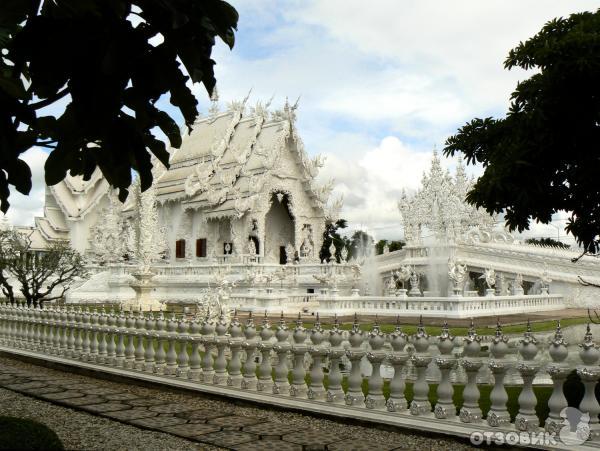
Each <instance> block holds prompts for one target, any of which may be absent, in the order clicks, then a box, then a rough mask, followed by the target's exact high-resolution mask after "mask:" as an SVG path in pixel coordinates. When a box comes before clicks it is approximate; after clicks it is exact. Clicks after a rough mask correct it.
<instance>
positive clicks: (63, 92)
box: [28, 86, 69, 110]
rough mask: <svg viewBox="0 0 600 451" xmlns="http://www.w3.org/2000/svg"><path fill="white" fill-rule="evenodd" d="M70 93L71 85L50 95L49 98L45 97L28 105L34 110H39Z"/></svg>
mask: <svg viewBox="0 0 600 451" xmlns="http://www.w3.org/2000/svg"><path fill="white" fill-rule="evenodd" d="M68 93H69V87H68V86H67V87H65V88H64V89H63V90H61V91H58V92H57V93H56V94H54V95H53V96H50V97H48V98H47V99H44V100H40V101H39V102H34V103H30V104H29V105H28V106H29V107H30V108H33V109H34V110H39V109H40V108H44V107H47V106H49V105H52V104H53V103H54V102H56V101H57V100H60V99H62V98H63V97H64V96H66V95H67V94H68Z"/></svg>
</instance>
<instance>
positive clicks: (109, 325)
mask: <svg viewBox="0 0 600 451" xmlns="http://www.w3.org/2000/svg"><path fill="white" fill-rule="evenodd" d="M116 327H117V317H116V315H115V310H114V308H113V309H112V310H111V312H110V313H108V314H107V317H106V327H105V329H104V335H105V336H106V362H105V363H106V364H107V365H114V364H115V358H116V356H117V346H116V343H115V329H116Z"/></svg>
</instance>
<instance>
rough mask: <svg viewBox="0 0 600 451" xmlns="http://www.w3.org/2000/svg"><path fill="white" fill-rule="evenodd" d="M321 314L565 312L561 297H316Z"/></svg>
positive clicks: (460, 315) (456, 315) (459, 315)
mask: <svg viewBox="0 0 600 451" xmlns="http://www.w3.org/2000/svg"><path fill="white" fill-rule="evenodd" d="M317 300H318V301H319V310H320V311H321V312H322V313H325V312H328V313H332V312H335V313H337V314H346V315H347V314H352V313H353V312H360V313H361V314H378V315H381V316H396V315H400V316H417V317H418V316H420V315H427V316H437V317H446V318H471V317H477V316H494V315H497V314H498V313H499V312H502V314H514V313H528V312H537V311H541V310H560V309H564V308H565V303H564V298H563V296H562V295H548V294H539V295H522V296H478V297H475V296H470V297H467V296H465V297H429V298H421V297H408V296H404V297H394V296H327V295H325V296H319V297H318V298H317Z"/></svg>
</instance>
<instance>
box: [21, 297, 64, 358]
mask: <svg viewBox="0 0 600 451" xmlns="http://www.w3.org/2000/svg"><path fill="white" fill-rule="evenodd" d="M46 311H47V327H46V329H47V331H48V336H47V337H46V353H47V354H56V349H55V347H54V336H55V335H56V334H57V333H58V332H57V330H56V325H55V323H54V309H53V308H52V307H51V308H48V309H46ZM18 319H19V307H17V309H16V315H15V322H14V324H15V333H14V340H13V342H14V346H15V347H18V346H19V323H18Z"/></svg>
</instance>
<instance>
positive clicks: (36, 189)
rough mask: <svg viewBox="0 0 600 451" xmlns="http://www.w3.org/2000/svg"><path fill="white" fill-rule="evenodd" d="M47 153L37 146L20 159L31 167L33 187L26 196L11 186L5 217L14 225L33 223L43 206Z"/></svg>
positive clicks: (40, 213)
mask: <svg viewBox="0 0 600 451" xmlns="http://www.w3.org/2000/svg"><path fill="white" fill-rule="evenodd" d="M47 157H48V154H47V153H46V152H44V151H43V150H40V149H39V148H37V147H34V148H31V149H29V150H28V151H27V152H25V153H24V154H23V155H21V159H22V160H24V161H25V162H26V163H27V164H28V165H29V167H30V168H31V179H32V182H33V187H32V188H31V192H30V193H29V195H28V196H24V195H23V194H21V193H19V192H17V190H15V189H14V187H12V186H11V190H10V197H9V199H8V200H9V202H10V208H9V209H8V213H7V217H8V219H9V220H10V222H11V223H12V224H15V225H33V218H34V216H41V215H42V210H43V207H44V196H45V186H46V184H45V182H44V163H45V162H46V158H47Z"/></svg>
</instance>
